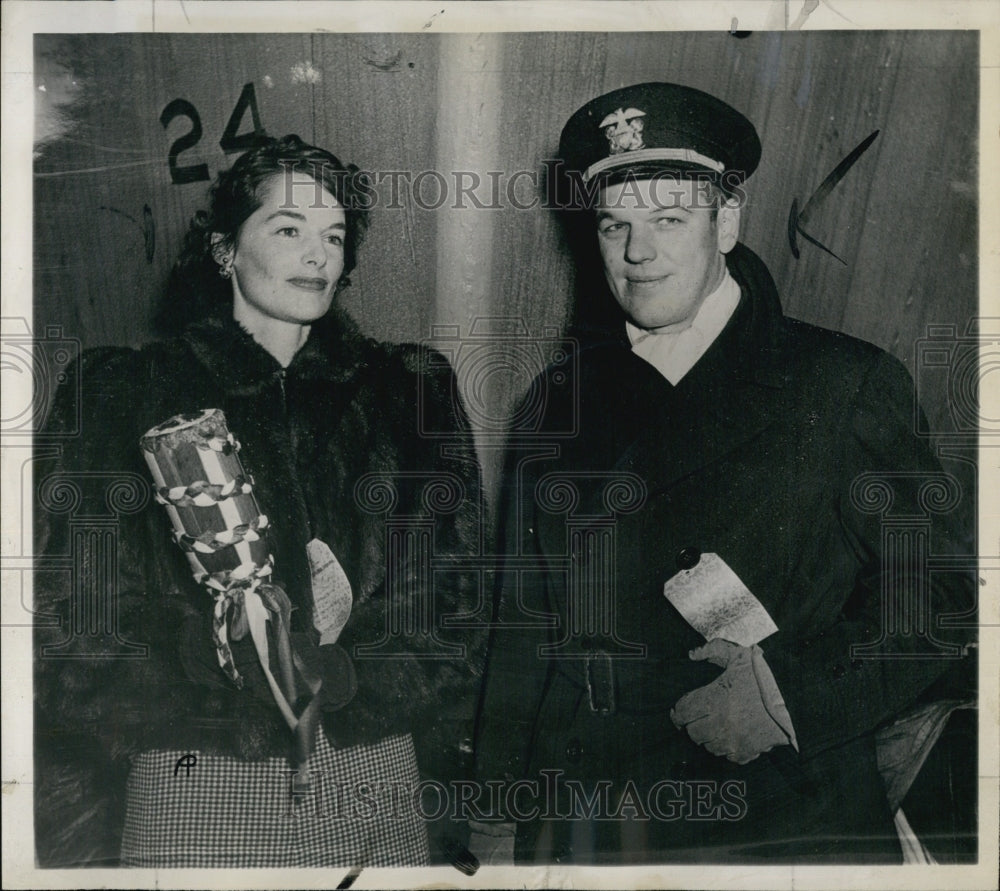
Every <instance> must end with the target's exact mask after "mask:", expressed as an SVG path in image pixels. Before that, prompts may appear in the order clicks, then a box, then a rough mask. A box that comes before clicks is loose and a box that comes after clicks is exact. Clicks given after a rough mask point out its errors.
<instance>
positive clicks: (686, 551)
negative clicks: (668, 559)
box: [677, 548, 701, 569]
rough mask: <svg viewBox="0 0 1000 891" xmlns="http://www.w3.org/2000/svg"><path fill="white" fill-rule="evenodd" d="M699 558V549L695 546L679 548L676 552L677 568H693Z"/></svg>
mask: <svg viewBox="0 0 1000 891" xmlns="http://www.w3.org/2000/svg"><path fill="white" fill-rule="evenodd" d="M700 559H701V551H699V550H698V549H697V548H681V549H680V550H679V551H678V552H677V568H678V569H693V568H694V567H695V566H697V565H698V561H699V560H700Z"/></svg>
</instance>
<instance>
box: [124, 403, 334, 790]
mask: <svg viewBox="0 0 1000 891" xmlns="http://www.w3.org/2000/svg"><path fill="white" fill-rule="evenodd" d="M140 446H141V447H142V452H143V455H144V457H145V459H146V463H147V464H148V466H149V470H150V473H151V475H152V477H153V482H154V493H155V496H156V499H157V501H159V502H160V503H161V504H162V505H163V506H164V507H165V508H166V511H167V514H168V516H169V517H170V522H171V524H172V525H173V528H174V540H175V541H176V542H177V544H178V545H180V547H181V549H182V550H183V551H184V553H185V555H186V556H187V559H188V563H189V564H190V566H191V572H192V574H193V575H194V578H195V580H196V581H197V582H198V583H199V584H202V585H204V586H205V587H206V588H207V589H208V590H209V591H210V592H211V593H212V594H213V596H214V597H215V607H214V610H213V622H212V637H213V642H214V644H215V648H216V654H217V658H218V661H219V665H220V666H221V668H222V670H223V671H224V672H225V673H226V675H227V676H228V677H229V678H230V679H231V680H232V681H233V683H235V684H236V685H237V686H238V687H240V688H242V686H243V679H242V677H241V675H240V673H239V671H238V670H237V668H236V663H235V661H234V659H233V653H232V649H231V647H230V644H229V637H230V635H231V636H232V638H233V640H242V639H243V638H244V637H245V636H246V635H247V634H249V635H250V637H251V639H252V641H253V645H254V649H255V650H256V653H257V657H258V659H259V660H260V665H261V668H262V669H263V672H264V677H265V678H266V679H267V683H268V686H269V687H270V689H271V693H272V695H273V696H274V700H275V702H276V703H277V705H278V708H279V710H280V711H281V714H282V716H283V717H284V719H285V722H286V723H287V724H288V726H289V728H291V730H292V731H293V732H294V733H295V736H296V742H297V749H298V758H299V778H298V780H297V786H299V787H304V786H306V785H307V784H308V776H309V773H308V758H309V755H310V753H311V751H312V743H313V740H314V738H315V732H316V728H317V726H318V718H319V706H320V695H319V694H320V690H321V687H322V679H321V678H320V677H318V676H317V675H316V674H315V673H314V672H313V671H311V670H310V669H309V668H308V666H307V665H306V663H305V662H304V661H303V660H302V658H301V657H300V656H299V654H298V653H296V652H295V650H294V648H293V647H292V645H291V638H290V616H291V609H292V606H291V602H290V601H289V599H288V595H287V594H286V593H285V592H284V591H283V590H282V589H281V588H280V587H279V586H277V585H274V584H271V583H270V581H269V579H270V577H271V574H272V570H273V558H272V557H271V554H270V553H269V551H268V544H267V529H268V526H269V524H268V519H267V516H266V515H265V514H263V513H262V512H261V511H260V508H259V506H258V504H257V500H256V498H255V497H254V493H253V480H252V479H251V477H250V476H249V475H248V474H247V473H246V472H245V471H244V469H243V466H242V463H241V462H240V459H239V455H238V452H239V448H240V445H239V443H238V442H237V440H236V439H235V437H234V436H233V435H232V433H230V432H229V429H228V427H227V425H226V418H225V415H224V414H223V413H222V412H221V411H219V410H218V409H204V410H203V411H200V412H195V413H191V414H182V415H176V416H174V417H172V418H170V419H168V420H166V421H164V422H163V423H162V424H158V425H157V426H156V427H153V428H152V429H150V430H149V431H147V432H146V434H145V435H144V436H143V437H142V439H141V440H140ZM227 619H228V623H229V628H228V629H227ZM268 622H271V623H272V626H273V629H274V640H275V648H276V653H275V656H276V660H275V661H276V667H277V674H278V677H277V678H276V677H275V676H274V672H272V670H271V652H270V647H269V644H268V634H267V623H268ZM296 670H297V671H298V675H299V677H300V678H301V681H302V683H303V685H304V687H305V691H304V692H306V693H307V695H308V702H307V704H306V706H305V708H304V710H303V711H302V712H301V714H300V715H296V713H295V709H294V704H295V703H296V700H297V699H298V696H297V689H296V674H295V673H296Z"/></svg>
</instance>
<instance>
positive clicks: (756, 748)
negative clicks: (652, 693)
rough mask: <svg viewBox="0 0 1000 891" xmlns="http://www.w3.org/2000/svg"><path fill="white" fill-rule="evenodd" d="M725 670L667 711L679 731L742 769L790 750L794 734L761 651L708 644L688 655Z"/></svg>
mask: <svg viewBox="0 0 1000 891" xmlns="http://www.w3.org/2000/svg"><path fill="white" fill-rule="evenodd" d="M689 657H690V658H691V659H693V660H695V661H701V660H708V661H709V662H712V663H713V664H714V665H718V666H719V667H720V668H724V669H725V671H723V672H722V674H721V675H719V677H717V678H716V679H715V680H714V681H712V683H710V684H706V685H705V686H704V687H699V688H698V689H696V690H692V691H691V692H690V693H687V694H685V695H684V696H682V697H681V698H680V699H679V700H677V704H676V705H675V706H674V708H673V709H672V710H671V712H670V719H671V720H672V721H673V722H674V725H675V726H676V727H677V728H678V729H683V730H686V731H687V734H688V736H690V737H691V739H692V740H693V741H694V742H696V743H697V744H698V745H700V746H704V747H705V748H706V749H707V750H708V751H709V752H711V753H712V754H713V755H719V756H721V757H724V758H726V759H728V760H729V761H733V762H735V763H736V764H747V763H749V762H750V761H753V760H754V759H755V758H757V757H758V756H759V755H760V754H761V753H763V752H767V751H770V750H771V749H773V748H774V747H775V746H785V745H793V746H795V747H796V748H798V745H797V743H796V741H795V732H794V729H793V728H792V722H791V717H790V716H789V714H788V710H787V708H785V704H784V701H783V700H782V698H781V693H780V691H779V690H778V685H777V683H776V682H775V680H774V675H772V674H771V670H770V668H769V667H768V665H767V662H765V661H764V654H763V652H762V651H761V649H760V647H758V646H753V647H741V646H739V645H737V644H734V643H730V642H729V641H727V640H719V639H716V640H710V641H709V642H708V643H707V644H705V645H704V646H701V647H698V648H697V649H695V650H692V651H691V652H690V653H689Z"/></svg>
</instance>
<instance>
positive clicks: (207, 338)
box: [181, 308, 379, 396]
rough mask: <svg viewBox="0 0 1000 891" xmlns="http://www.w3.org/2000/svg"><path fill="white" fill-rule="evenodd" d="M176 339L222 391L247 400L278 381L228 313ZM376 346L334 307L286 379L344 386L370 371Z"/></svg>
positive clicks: (277, 370)
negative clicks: (186, 348)
mask: <svg viewBox="0 0 1000 891" xmlns="http://www.w3.org/2000/svg"><path fill="white" fill-rule="evenodd" d="M181 340H182V341H183V342H184V343H185V344H186V346H187V347H188V349H189V350H190V351H191V353H193V354H194V357H195V359H196V360H197V361H198V363H199V364H200V365H201V366H203V368H204V370H205V371H206V372H207V373H208V374H209V375H211V376H212V377H213V378H214V379H216V380H217V381H218V383H219V385H220V386H221V387H222V389H223V390H224V391H225V392H227V393H231V394H233V395H239V396H250V395H253V394H255V393H257V392H259V391H260V390H262V389H263V388H264V387H266V386H270V385H271V384H272V383H273V382H274V379H275V378H276V377H279V376H281V374H282V367H281V365H280V363H279V362H278V361H277V359H275V358H274V356H272V355H271V354H270V353H269V352H268V351H267V350H266V349H264V347H262V346H261V345H260V344H259V343H257V341H256V340H254V339H253V337H252V336H251V335H250V333H249V332H248V331H247V330H246V329H245V328H243V327H242V326H241V325H240V324H239V323H237V322H236V321H235V319H233V317H232V315H230V314H218V315H212V316H208V317H207V318H204V319H202V320H201V321H198V322H195V323H194V324H192V325H190V326H189V327H188V328H187V329H186V330H185V332H184V334H183V335H181ZM378 350H379V347H378V344H377V343H376V342H375V341H373V340H371V339H369V338H367V337H364V336H363V335H362V334H361V333H360V332H359V331H358V329H357V326H356V325H355V324H354V322H353V321H352V320H351V319H350V318H348V316H347V314H346V313H344V312H343V311H342V310H339V309H337V308H335V309H333V310H331V312H330V313H328V314H327V315H326V316H324V317H323V318H322V319H320V320H319V321H317V322H316V323H315V324H314V325H313V326H312V330H311V331H310V332H309V338H308V339H307V340H306V342H305V343H304V344H303V345H302V347H301V349H300V350H299V351H298V352H297V353H296V354H295V356H294V358H293V359H292V361H291V363H290V364H289V366H288V368H287V369H284V373H285V376H287V377H295V378H300V379H302V380H327V381H332V382H336V383H348V382H350V381H352V380H353V379H355V378H357V377H358V376H359V375H364V374H365V372H366V371H367V370H368V369H369V368H370V367H371V365H372V363H373V359H374V356H375V355H376V354H377V352H378Z"/></svg>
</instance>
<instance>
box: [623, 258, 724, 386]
mask: <svg viewBox="0 0 1000 891" xmlns="http://www.w3.org/2000/svg"><path fill="white" fill-rule="evenodd" d="M739 302H740V286H739V285H737V284H736V282H735V281H734V280H733V277H732V276H731V275H730V274H729V270H726V273H725V275H724V277H723V279H722V282H721V283H720V284H719V287H717V288H716V289H715V290H714V291H712V293H711V294H709V295H708V296H707V297H706V298H705V299H704V301H703V302H702V304H701V307H700V308H699V309H698V312H697V313H696V314H695V317H694V318H693V319H692V320H691V324H690V325H689V326H688V327H687V328H684V329H683V330H682V331H671V332H669V333H665V334H657V333H655V332H653V331H646V330H645V329H643V328H638V327H636V326H635V325H633V324H632V323H631V322H626V323H625V330H626V331H627V332H628V339H629V342H630V343H631V344H632V352H633V353H635V354H636V355H637V356H639V357H640V358H642V359H645V360H646V361H647V362H648V363H649V364H650V365H652V366H653V367H654V368H655V369H656V370H657V371H659V372H660V374H662V375H663V376H664V377H665V378H666V379H667V380H668V381H670V383H672V384H674V385H676V384H677V382H678V381H680V379H681V378H683V377H684V375H685V374H687V373H688V372H689V371H690V370H691V369H692V368H694V366H695V363H697V361H698V360H699V359H700V358H701V357H702V356H703V355H705V351H706V350H707V349H708V348H709V347H710V346H711V345H712V343H713V341H714V340H715V338H716V337H718V336H719V335H720V334H721V333H722V329H723V328H725V327H726V322H728V321H729V319H730V317H731V316H732V314H733V313H734V312H735V311H736V305H737V304H738V303H739Z"/></svg>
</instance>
